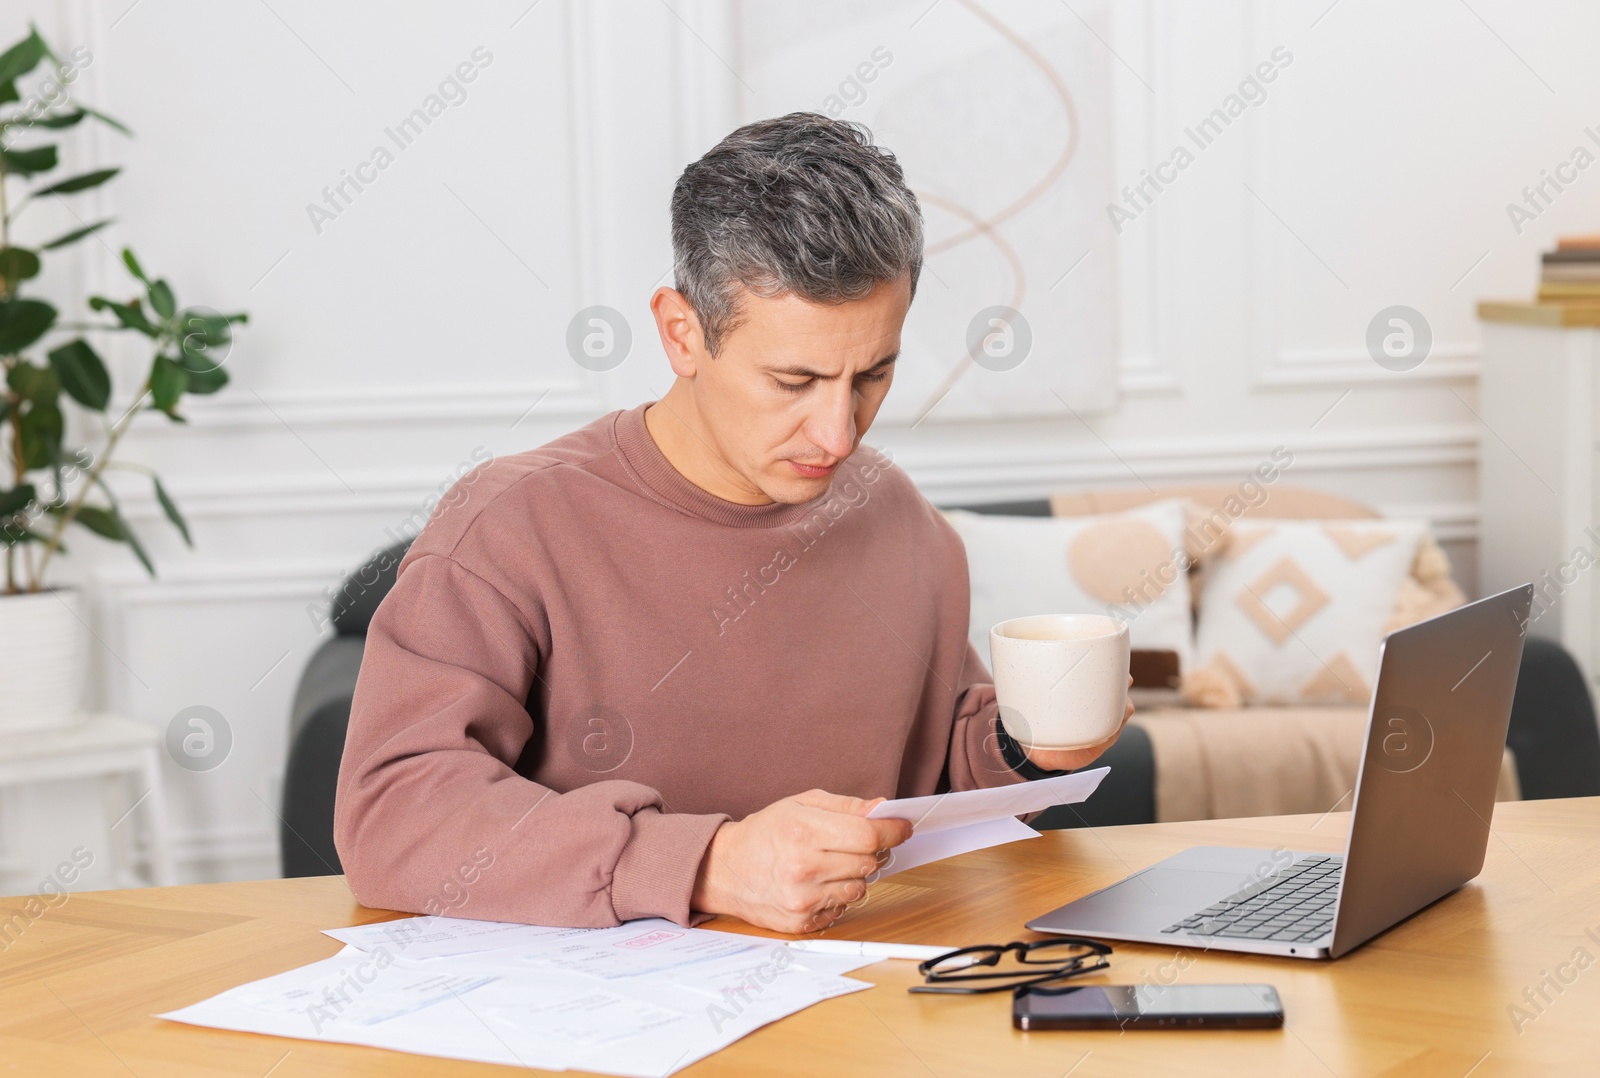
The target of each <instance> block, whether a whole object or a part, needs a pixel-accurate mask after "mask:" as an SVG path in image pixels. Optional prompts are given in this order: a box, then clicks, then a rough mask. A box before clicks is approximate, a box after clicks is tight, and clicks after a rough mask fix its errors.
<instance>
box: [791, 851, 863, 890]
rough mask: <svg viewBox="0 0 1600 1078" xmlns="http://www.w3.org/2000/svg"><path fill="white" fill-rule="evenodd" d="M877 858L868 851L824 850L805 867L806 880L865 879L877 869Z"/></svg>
mask: <svg viewBox="0 0 1600 1078" xmlns="http://www.w3.org/2000/svg"><path fill="white" fill-rule="evenodd" d="M878 868H879V865H878V858H877V857H876V856H875V855H873V854H870V853H836V852H834V851H831V850H825V851H823V852H821V853H818V854H816V855H815V856H814V857H812V858H811V863H810V865H809V866H808V868H807V872H806V879H807V882H810V883H817V884H830V883H840V882H844V883H849V882H851V881H854V880H862V879H866V878H867V877H868V876H871V875H872V874H873V873H874V872H876V871H878Z"/></svg>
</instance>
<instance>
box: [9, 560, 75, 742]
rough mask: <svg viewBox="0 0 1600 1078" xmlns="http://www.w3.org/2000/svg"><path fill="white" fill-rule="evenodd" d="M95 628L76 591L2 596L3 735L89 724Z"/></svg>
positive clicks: (63, 590)
mask: <svg viewBox="0 0 1600 1078" xmlns="http://www.w3.org/2000/svg"><path fill="white" fill-rule="evenodd" d="M88 675H89V626H88V613H87V611H86V610H85V608H84V602H83V596H82V595H81V594H80V593H79V592H78V591H77V590H76V589H74V588H60V589H56V590H54V591H43V592H39V593H37V594H33V595H0V734H9V733H17V732H19V731H23V730H53V729H59V728H60V727H63V726H72V725H75V724H76V723H77V722H79V721H80V720H82V719H83V717H84V712H83V701H84V687H85V682H86V681H87V679H88Z"/></svg>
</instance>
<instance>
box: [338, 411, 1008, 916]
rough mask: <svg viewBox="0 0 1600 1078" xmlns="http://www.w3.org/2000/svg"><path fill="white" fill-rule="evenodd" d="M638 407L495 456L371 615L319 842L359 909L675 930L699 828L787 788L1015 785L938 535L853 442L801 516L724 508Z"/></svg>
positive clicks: (893, 470)
mask: <svg viewBox="0 0 1600 1078" xmlns="http://www.w3.org/2000/svg"><path fill="white" fill-rule="evenodd" d="M645 408H646V405H640V406H638V407H636V408H633V409H630V410H627V411H620V412H613V413H611V414H609V415H606V416H602V417H601V418H599V419H597V420H595V421H594V422H593V423H590V424H589V425H588V426H586V427H583V428H582V429H581V430H577V431H574V432H573V433H571V434H568V435H566V436H565V437H562V438H558V439H557V440H555V441H553V442H551V443H550V444H549V445H546V446H544V447H543V448H540V449H535V450H532V451H530V452H527V453H520V454H517V455H516V456H510V457H501V458H497V459H495V460H491V461H489V462H487V463H485V464H483V465H481V466H480V467H478V468H477V469H475V470H474V471H473V472H471V473H469V474H468V475H467V476H466V477H464V478H463V479H462V480H461V482H460V483H459V484H458V485H457V486H456V487H454V488H452V490H451V492H450V494H449V495H448V496H447V497H446V498H445V499H444V500H443V501H442V502H441V503H440V505H439V506H438V507H437V508H436V509H435V512H434V515H433V518H432V519H431V520H430V521H429V523H428V525H427V527H426V528H425V529H424V530H423V532H422V534H421V535H419V536H418V537H417V540H416V542H415V543H414V544H413V545H412V547H411V550H410V552H409V553H408V554H407V555H406V557H405V560H404V561H403V562H402V563H401V565H400V569H399V578H398V580H397V581H396V583H395V586H394V589H393V590H392V591H391V592H390V593H389V595H388V596H387V597H386V598H385V599H384V601H383V603H382V605H381V606H379V608H378V611H377V614H376V616H375V617H374V618H373V621H372V626H371V628H370V630H369V631H368V633H367V644H366V654H365V658H364V659H363V661H362V664H361V675H360V678H359V680H358V682H357V685H356V692H355V702H354V705H353V707H352V709H351V714H350V730H349V734H348V736H347V738H346V741H345V750H344V760H343V764H342V767H341V769H340V773H339V794H338V808H337V812H336V819H335V838H336V841H337V844H338V849H339V856H340V858H341V860H342V861H343V863H344V868H345V872H346V874H347V876H348V879H349V883H350V887H351V889H352V890H353V891H354V892H355V895H356V897H357V898H358V899H360V901H361V902H363V903H364V904H366V905H368V906H374V907H380V908H385V909H395V910H406V911H411V912H417V913H436V914H450V915H454V916H461V917H474V918H481V919H485V920H497V921H523V922H528V923H533V924H544V925H571V926H584V927H598V926H609V925H614V924H617V923H619V922H621V921H625V920H629V919H631V918H636V917H648V916H659V917H667V918H670V919H672V920H673V921H676V922H678V923H679V924H690V923H693V922H695V921H696V920H700V919H702V918H701V917H700V916H699V915H697V914H696V913H695V912H693V911H691V910H690V908H689V899H690V894H691V892H692V890H693V887H694V880H695V874H696V870H697V869H698V867H699V864H700V861H701V858H702V856H703V855H704V853H705V850H706V846H707V844H708V843H709V842H710V840H711V836H712V834H713V833H714V832H715V831H716V829H717V827H718V826H719V825H720V824H722V823H723V822H724V821H726V820H729V819H740V818H742V817H744V816H746V815H748V814H750V813H752V812H754V811H756V810H757V809H760V808H762V807H764V806H766V805H769V804H771V803H772V802H773V801H776V800H778V799H780V798H783V797H787V796H789V795H791V794H797V793H800V792H802V791H805V790H808V789H811V788H813V787H817V788H821V789H823V790H828V791H830V792H832V793H839V794H851V795H854V796H857V797H864V798H871V797H877V796H880V795H881V796H884V797H910V796H915V795H920V794H929V793H935V792H939V791H942V790H967V789H973V788H976V787H981V786H998V785H1003V784H1007V783H1014V782H1020V781H1023V776H1022V775H1020V774H1018V773H1017V772H1016V771H1013V770H1012V769H1011V768H1010V767H1008V766H1007V765H1006V764H1005V762H1004V761H1003V760H1002V758H1001V756H1000V753H999V751H998V748H997V746H996V737H995V736H994V735H995V726H996V705H995V701H994V688H993V686H992V685H991V684H990V676H989V673H988V671H987V669H986V668H985V667H984V665H983V661H982V660H981V659H980V658H979V656H978V654H977V652H976V651H975V650H974V649H973V648H972V646H971V645H970V644H969V643H968V641H967V607H968V583H967V563H966V553H965V551H964V549H963V547H962V544H961V540H960V538H959V537H958V536H957V535H956V533H955V532H954V531H953V530H952V529H951V527H950V526H949V525H948V524H947V523H946V522H945V520H944V519H943V518H942V517H941V516H940V515H939V513H938V511H937V510H936V509H934V507H933V506H932V505H930V504H929V503H928V501H927V500H926V499H925V498H924V497H923V496H922V495H921V494H920V493H919V492H918V491H917V489H916V487H915V486H914V485H913V484H912V482H911V480H910V479H909V478H908V477H907V476H906V475H905V473H904V472H902V471H901V470H900V469H899V468H897V467H895V466H894V465H893V464H892V463H890V461H889V460H888V458H887V457H885V456H884V455H882V454H881V453H879V452H877V451H876V450H874V449H872V448H871V447H869V446H866V445H862V446H861V447H859V448H858V449H857V450H856V451H855V452H854V453H852V454H851V455H850V457H849V458H848V459H847V460H846V461H844V462H843V463H842V464H841V465H840V467H839V470H838V471H836V472H835V473H834V476H833V479H832V482H831V484H830V486H829V489H828V491H827V492H826V493H825V494H824V495H822V496H821V497H819V498H818V499H816V500H815V501H812V502H808V503H805V504H802V505H783V504H771V505H759V506H750V505H738V504H735V503H733V502H728V501H724V500H723V499H721V498H718V497H716V496H715V495H712V494H710V493H708V492H706V491H705V490H702V489H701V488H700V487H698V486H696V485H694V484H693V483H692V482H690V481H689V480H688V479H686V478H684V476H683V475H682V474H681V473H679V472H678V471H677V470H676V469H674V468H673V466H672V465H671V464H670V463H669V462H668V461H667V458H666V457H665V456H664V455H662V453H661V451H660V449H658V448H657V447H656V444H655V441H654V439H653V438H652V437H651V435H650V433H649V431H648V430H647V428H646V427H645V422H644V411H645Z"/></svg>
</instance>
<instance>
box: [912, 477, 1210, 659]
mask: <svg viewBox="0 0 1600 1078" xmlns="http://www.w3.org/2000/svg"><path fill="white" fill-rule="evenodd" d="M944 515H945V519H946V520H948V521H949V522H950V525H951V526H952V527H953V528H955V530H956V534H958V535H960V536H961V541H962V543H963V544H964V545H965V547H966V551H967V574H968V577H969V579H970V581H971V585H972V605H971V615H970V620H969V625H968V635H969V637H970V638H971V640H972V646H973V647H975V648H976V649H977V650H978V654H979V655H980V656H982V657H983V658H984V660H985V661H986V662H987V661H988V660H989V657H990V656H989V629H990V627H991V626H993V625H995V624H996V623H998V622H1001V621H1004V620H1006V619H1008V618H1017V617H1025V616H1027V615H1030V614H1109V615H1111V616H1112V617H1118V618H1122V619H1123V620H1125V621H1127V622H1128V623H1129V638H1130V641H1131V643H1132V645H1133V647H1135V648H1138V649H1141V650H1151V651H1170V652H1173V653H1175V654H1176V655H1177V656H1178V663H1179V667H1180V669H1181V668H1182V666H1183V665H1185V664H1186V663H1187V662H1188V661H1189V656H1190V654H1191V652H1192V649H1193V619H1192V617H1191V613H1190V609H1191V608H1190V599H1189V590H1188V587H1187V585H1186V584H1185V582H1184V572H1185V570H1186V568H1187V562H1188V558H1187V555H1186V553H1185V550H1184V539H1183V533H1184V529H1185V528H1186V526H1187V523H1188V511H1187V503H1185V502H1183V501H1180V500H1177V499H1167V500H1165V501H1159V502H1153V503H1150V504H1147V505H1144V506H1140V507H1138V508H1135V509H1130V510H1128V511H1127V512H1123V513H1107V514H1102V515H1096V516H1088V517H1075V518H1072V519H1056V518H1052V517H1008V516H994V515H989V514H980V513H972V512H968V511H966V510H963V509H951V510H947V511H946V512H945V514H944Z"/></svg>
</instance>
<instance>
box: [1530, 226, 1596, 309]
mask: <svg viewBox="0 0 1600 1078" xmlns="http://www.w3.org/2000/svg"><path fill="white" fill-rule="evenodd" d="M1539 302H1540V303H1595V304H1600V235H1590V236H1565V237H1562V238H1561V239H1559V240H1557V241H1556V249H1555V250H1554V251H1549V252H1546V254H1545V256H1544V264H1543V267H1542V270H1541V273H1540V275H1539Z"/></svg>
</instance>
